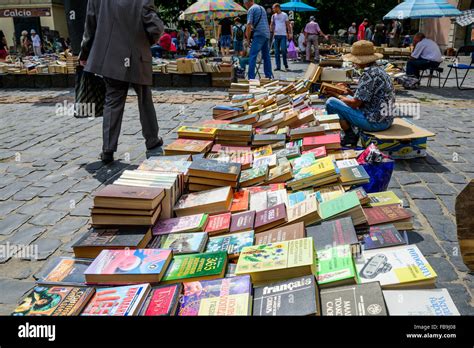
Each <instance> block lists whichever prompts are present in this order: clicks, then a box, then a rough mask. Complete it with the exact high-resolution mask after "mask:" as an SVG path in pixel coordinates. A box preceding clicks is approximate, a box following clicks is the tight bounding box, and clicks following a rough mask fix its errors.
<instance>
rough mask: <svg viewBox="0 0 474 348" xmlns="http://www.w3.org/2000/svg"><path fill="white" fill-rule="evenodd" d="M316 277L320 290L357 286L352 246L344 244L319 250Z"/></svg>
mask: <svg viewBox="0 0 474 348" xmlns="http://www.w3.org/2000/svg"><path fill="white" fill-rule="evenodd" d="M315 276H316V280H317V282H318V285H319V287H320V288H329V287H336V286H341V285H349V284H357V273H356V270H355V266H354V261H353V259H352V252H351V246H350V245H347V244H344V245H338V246H335V247H332V248H327V249H322V250H318V251H317V261H316V274H315Z"/></svg>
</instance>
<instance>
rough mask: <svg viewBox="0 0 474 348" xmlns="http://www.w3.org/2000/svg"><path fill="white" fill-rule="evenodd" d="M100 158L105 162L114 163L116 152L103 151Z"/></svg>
mask: <svg viewBox="0 0 474 348" xmlns="http://www.w3.org/2000/svg"><path fill="white" fill-rule="evenodd" d="M100 160H101V161H102V162H103V163H105V164H109V163H112V162H113V161H114V153H113V152H102V153H101V154H100Z"/></svg>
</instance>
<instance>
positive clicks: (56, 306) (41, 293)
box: [12, 286, 95, 316]
mask: <svg viewBox="0 0 474 348" xmlns="http://www.w3.org/2000/svg"><path fill="white" fill-rule="evenodd" d="M94 291H95V289H94V288H84V287H68V286H64V287H63V286H51V287H48V286H35V287H34V288H33V290H32V291H31V292H30V293H29V294H28V295H26V296H25V298H24V299H23V300H22V301H21V302H20V304H19V305H18V307H16V308H15V310H14V311H13V313H12V315H13V316H77V315H79V313H81V311H82V309H83V308H84V306H85V305H86V304H87V302H88V301H89V300H90V298H91V297H92V295H93V294H94Z"/></svg>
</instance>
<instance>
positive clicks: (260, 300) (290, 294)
mask: <svg viewBox="0 0 474 348" xmlns="http://www.w3.org/2000/svg"><path fill="white" fill-rule="evenodd" d="M319 314H320V310H319V298H318V294H317V286H316V281H315V280H314V276H313V275H310V276H304V277H298V278H293V279H288V280H284V281H281V282H277V283H271V284H268V285H266V286H262V287H256V288H255V289H254V300H253V315H255V316H280V315H319Z"/></svg>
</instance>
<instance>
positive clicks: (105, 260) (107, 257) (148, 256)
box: [84, 249, 173, 284]
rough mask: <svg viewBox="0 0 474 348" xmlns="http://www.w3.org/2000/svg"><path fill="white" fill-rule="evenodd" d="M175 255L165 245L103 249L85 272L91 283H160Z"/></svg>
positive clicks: (87, 279) (87, 280)
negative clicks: (161, 247) (131, 248)
mask: <svg viewBox="0 0 474 348" xmlns="http://www.w3.org/2000/svg"><path fill="white" fill-rule="evenodd" d="M172 257H173V252H172V251H171V250H165V249H136V250H103V251H102V252H101V253H100V254H99V256H97V257H96V259H95V260H94V262H92V264H91V265H90V266H89V267H88V268H87V270H86V271H85V272H84V275H85V277H86V282H87V283H90V284H132V283H144V282H148V283H158V282H159V281H160V280H161V278H162V277H163V274H164V272H165V270H166V269H167V267H168V264H169V263H170V262H171V259H172Z"/></svg>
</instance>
